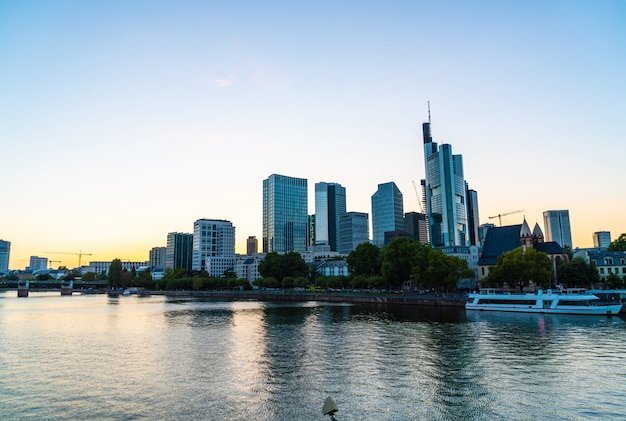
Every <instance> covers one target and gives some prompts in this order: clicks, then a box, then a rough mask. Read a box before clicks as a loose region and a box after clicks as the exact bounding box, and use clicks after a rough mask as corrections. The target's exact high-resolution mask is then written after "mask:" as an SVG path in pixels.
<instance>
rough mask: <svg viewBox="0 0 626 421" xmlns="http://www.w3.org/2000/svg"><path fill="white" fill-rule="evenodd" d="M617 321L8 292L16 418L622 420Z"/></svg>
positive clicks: (624, 336)
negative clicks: (333, 407) (328, 404)
mask: <svg viewBox="0 0 626 421" xmlns="http://www.w3.org/2000/svg"><path fill="white" fill-rule="evenodd" d="M625 349H626V322H625V319H624V318H622V317H621V316H620V317H615V316H614V317H610V318H608V317H605V316H565V315H533V314H502V313H487V314H485V313H479V312H467V313H466V311H465V310H464V309H462V308H454V307H452V308H443V307H441V308H440V307H410V306H375V305H348V304H337V303H319V302H305V303H271V302H256V301H217V300H208V299H192V298H180V297H178V298H168V297H162V296H149V297H138V296H130V297H123V296H121V297H117V298H114V297H108V296H107V295H78V294H74V295H73V296H70V297H61V296H60V294H58V293H38V292H32V291H31V293H30V296H29V297H28V298H17V293H16V292H15V291H6V292H0V414H1V415H2V418H3V419H20V420H41V419H45V420H68V419H81V420H82V419H108V420H324V419H329V417H326V416H324V415H322V405H323V403H324V400H325V398H326V397H327V396H331V397H332V398H333V399H334V401H335V403H336V404H337V407H338V408H339V411H338V412H337V414H336V418H337V419H338V420H339V421H345V420H529V419H541V420H594V419H595V420H611V419H613V420H623V419H625V418H626V399H625V398H624V397H625V396H626V380H625V379H626V351H625Z"/></svg>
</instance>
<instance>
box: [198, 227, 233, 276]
mask: <svg viewBox="0 0 626 421" xmlns="http://www.w3.org/2000/svg"><path fill="white" fill-rule="evenodd" d="M234 268H235V227H233V224H232V223H231V222H230V221H225V220H219V219H199V220H197V221H196V222H194V223H193V249H192V269H193V270H197V271H200V270H205V271H206V272H207V273H208V274H209V276H211V277H221V276H223V275H224V272H225V271H227V270H234Z"/></svg>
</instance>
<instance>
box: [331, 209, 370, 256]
mask: <svg viewBox="0 0 626 421" xmlns="http://www.w3.org/2000/svg"><path fill="white" fill-rule="evenodd" d="M369 224H370V223H369V217H368V215H367V213H365V212H346V213H344V214H342V215H341V216H340V217H339V247H338V250H337V251H338V252H339V253H340V254H344V255H347V254H350V252H351V251H353V250H355V249H356V247H357V246H358V245H359V244H361V243H367V242H368V241H369Z"/></svg>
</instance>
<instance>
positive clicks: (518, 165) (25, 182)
mask: <svg viewBox="0 0 626 421" xmlns="http://www.w3.org/2000/svg"><path fill="white" fill-rule="evenodd" d="M625 69H626V2H624V1H622V0H615V1H611V0H605V1H604V0H603V1H591V0H589V1H576V0H564V1H558V0H557V1H532V0H531V1H524V2H502V1H474V2H466V1H420V0H414V1H393V2H390V1H367V0H365V1H324V0H321V1H315V2H310V1H307V2H305V1H208V0H206V1H185V0H177V1H155V0H149V1H144V0H132V1H126V0H125V1H115V0H112V1H101V2H87V1H82V0H78V1H63V0H57V1H55V0H45V1H33V0H20V1H17V0H0V168H1V172H2V177H1V180H2V181H1V184H0V186H1V191H2V194H1V195H0V239H3V240H7V241H10V242H11V256H10V264H9V267H10V268H11V269H23V268H24V267H25V266H27V265H28V264H29V261H28V260H29V257H30V256H42V257H48V258H49V259H50V260H53V261H55V262H52V265H53V266H55V267H56V266H58V265H66V266H68V267H75V266H77V265H78V255H77V254H78V253H83V254H84V255H83V256H82V264H86V263H87V262H88V261H90V260H94V261H109V260H112V259H114V258H120V259H122V260H132V261H145V260H147V259H148V253H149V250H150V249H151V248H153V247H158V246H165V245H166V237H167V233H168V232H174V231H177V232H192V231H193V223H194V221H195V220H197V219H201V218H209V219H226V220H229V221H231V222H232V223H233V225H234V226H235V229H236V251H237V252H238V253H245V244H246V242H245V240H246V238H247V237H248V236H256V237H257V238H258V239H259V242H261V238H262V203H261V199H262V182H263V180H264V179H266V178H267V177H268V176H269V175H271V174H282V175H288V176H292V177H300V178H306V179H307V180H308V190H309V203H308V206H309V213H310V214H313V213H314V210H315V203H314V185H315V183H317V182H320V181H326V182H336V183H340V184H341V185H343V186H344V187H345V188H346V195H347V210H348V211H358V212H367V213H370V214H371V196H372V194H373V193H374V192H375V191H376V189H377V186H378V184H380V183H386V182H389V181H393V182H395V183H396V185H397V186H398V188H399V189H400V191H401V192H402V194H403V197H404V211H405V212H409V211H418V212H419V211H420V208H419V206H420V205H419V202H418V199H417V196H416V194H415V190H414V188H413V183H415V184H416V185H417V187H418V189H419V188H420V180H421V179H422V178H424V153H423V141H422V135H421V124H422V123H423V122H424V121H426V120H427V119H428V109H427V104H428V101H430V108H431V121H432V133H433V138H434V141H435V142H437V143H439V144H443V143H449V144H451V145H452V150H453V153H455V154H461V155H463V163H464V171H465V178H466V180H467V182H468V183H469V186H470V188H472V189H474V190H476V191H477V192H478V200H479V214H480V223H496V224H498V223H499V221H498V219H497V218H492V217H493V216H496V215H498V214H504V213H508V212H513V211H518V210H522V211H523V212H517V213H514V214H511V215H507V216H504V217H502V224H503V225H510V224H518V223H521V222H522V221H523V218H526V220H527V221H528V223H529V224H530V226H531V227H532V226H534V224H535V223H536V222H538V223H539V224H540V226H541V227H542V228H543V217H542V215H543V211H545V210H552V209H568V210H569V212H570V218H571V228H572V237H573V242H574V247H591V246H592V245H593V244H592V233H593V232H595V231H610V232H611V237H612V239H616V238H617V237H618V236H619V234H620V233H623V232H626V221H625V218H624V208H625V207H626V206H625V205H626V197H625V196H624V192H625V189H624V182H625V181H624V180H626V166H625V165H624V157H626V142H625V140H626V139H625V134H626V73H625V72H626V70H625ZM420 195H421V190H420ZM370 236H371V232H370ZM63 253H67V254H63Z"/></svg>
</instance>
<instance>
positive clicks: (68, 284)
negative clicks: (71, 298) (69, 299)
mask: <svg viewBox="0 0 626 421" xmlns="http://www.w3.org/2000/svg"><path fill="white" fill-rule="evenodd" d="M73 290H74V281H63V282H61V295H72V291H73Z"/></svg>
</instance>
